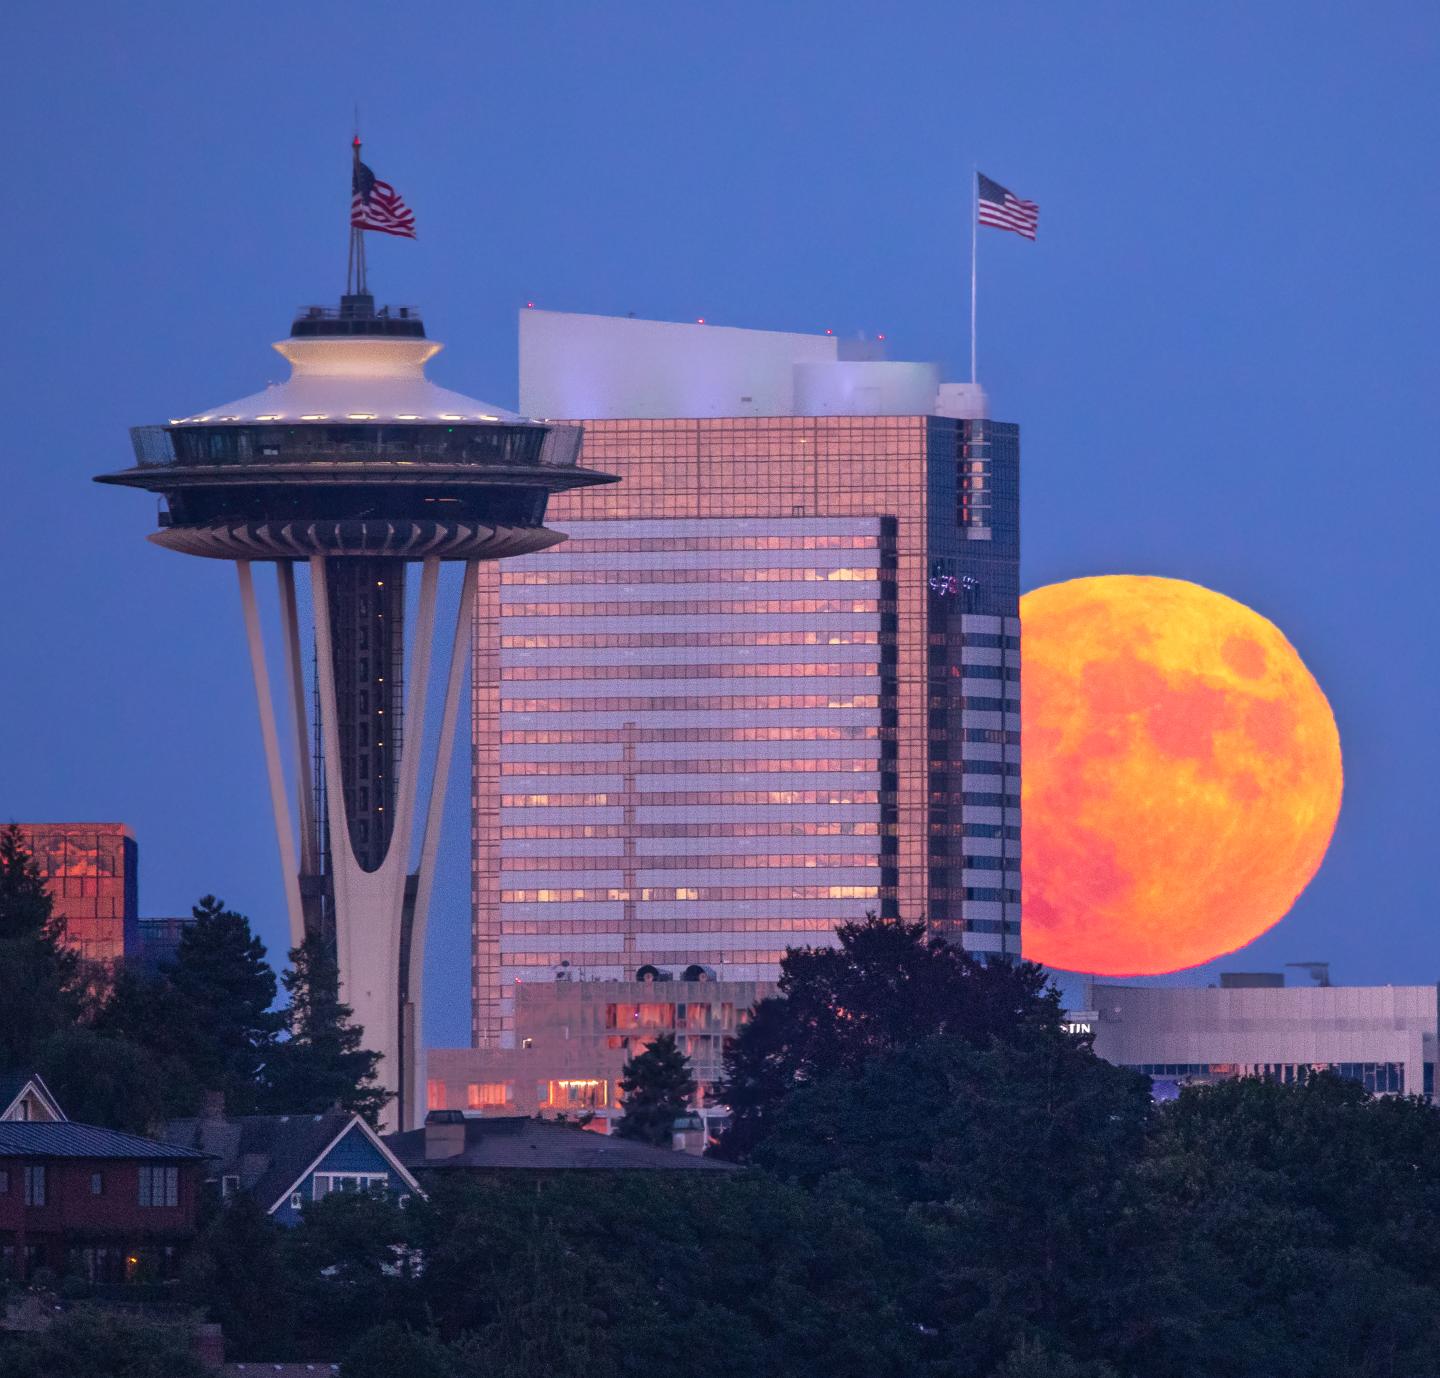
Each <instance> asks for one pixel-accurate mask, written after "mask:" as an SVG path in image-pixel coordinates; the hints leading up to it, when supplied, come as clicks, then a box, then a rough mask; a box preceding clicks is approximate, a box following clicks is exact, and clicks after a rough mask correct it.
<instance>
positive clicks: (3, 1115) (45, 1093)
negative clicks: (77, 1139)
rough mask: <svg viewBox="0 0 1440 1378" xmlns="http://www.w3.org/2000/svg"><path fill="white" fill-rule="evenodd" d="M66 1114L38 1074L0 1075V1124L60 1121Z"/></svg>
mask: <svg viewBox="0 0 1440 1378" xmlns="http://www.w3.org/2000/svg"><path fill="white" fill-rule="evenodd" d="M64 1119H65V1112H64V1111H63V1110H62V1109H61V1108H60V1103H59V1101H57V1100H56V1099H55V1097H54V1096H52V1095H51V1094H50V1088H49V1087H48V1086H46V1085H45V1083H44V1081H43V1080H41V1077H40V1074H39V1073H38V1072H24V1073H16V1074H12V1075H9V1076H5V1075H0V1124H3V1123H5V1122H7V1121H12V1120H60V1121H63V1120H64Z"/></svg>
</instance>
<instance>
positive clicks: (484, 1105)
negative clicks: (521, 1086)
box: [465, 1081, 515, 1110]
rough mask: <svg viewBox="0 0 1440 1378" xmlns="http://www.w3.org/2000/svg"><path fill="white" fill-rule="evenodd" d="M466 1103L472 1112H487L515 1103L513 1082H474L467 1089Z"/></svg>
mask: <svg viewBox="0 0 1440 1378" xmlns="http://www.w3.org/2000/svg"><path fill="white" fill-rule="evenodd" d="M465 1103H466V1105H467V1106H469V1108H470V1109H471V1110H486V1109H490V1108H491V1107H494V1106H505V1105H513V1104H514V1103H515V1083H514V1082H513V1081H472V1082H471V1083H470V1084H469V1085H468V1086H467V1087H466V1088H465Z"/></svg>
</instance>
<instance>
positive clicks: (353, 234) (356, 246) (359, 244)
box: [345, 131, 366, 296]
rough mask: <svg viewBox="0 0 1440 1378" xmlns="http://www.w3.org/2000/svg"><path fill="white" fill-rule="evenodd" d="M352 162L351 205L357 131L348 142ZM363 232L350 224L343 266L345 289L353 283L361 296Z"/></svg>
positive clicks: (357, 173) (355, 178) (356, 168)
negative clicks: (348, 241)
mask: <svg viewBox="0 0 1440 1378" xmlns="http://www.w3.org/2000/svg"><path fill="white" fill-rule="evenodd" d="M350 151H351V155H352V160H353V161H352V162H351V166H350V189H351V190H350V199H351V203H352V205H353V203H354V199H355V190H354V189H355V188H356V187H357V186H358V185H359V181H360V135H359V132H358V131H357V132H356V134H355V137H354V138H353V139H352V140H351V142H350ZM364 233H365V232H364V231H363V230H361V229H359V228H357V227H356V226H354V225H351V226H350V258H349V261H348V262H347V264H346V267H345V291H346V293H347V295H348V294H349V293H350V291H351V290H352V289H351V284H352V283H353V284H354V289H353V290H354V292H355V293H356V294H357V295H360V296H363V295H364V293H365V291H366V285H365V241H364V240H363V239H362V238H361V235H363V234H364Z"/></svg>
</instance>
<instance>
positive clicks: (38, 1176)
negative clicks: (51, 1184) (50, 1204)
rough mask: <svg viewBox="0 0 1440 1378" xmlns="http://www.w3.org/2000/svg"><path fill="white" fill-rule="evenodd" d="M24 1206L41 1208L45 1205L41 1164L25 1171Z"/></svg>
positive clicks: (43, 1174)
mask: <svg viewBox="0 0 1440 1378" xmlns="http://www.w3.org/2000/svg"><path fill="white" fill-rule="evenodd" d="M25 1204H26V1205H27V1206H43V1205H44V1204H45V1168H44V1165H43V1164H41V1165H39V1166H36V1167H27V1168H26V1169H25Z"/></svg>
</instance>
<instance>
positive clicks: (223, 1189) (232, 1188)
mask: <svg viewBox="0 0 1440 1378" xmlns="http://www.w3.org/2000/svg"><path fill="white" fill-rule="evenodd" d="M239 1190H240V1178H239V1177H238V1176H237V1175H236V1174H234V1173H226V1174H225V1176H223V1177H222V1178H221V1179H220V1195H221V1197H222V1198H223V1199H224V1200H226V1201H228V1200H229V1199H230V1198H231V1197H232V1196H234V1195H235V1194H236V1193H237V1192H238V1191H239Z"/></svg>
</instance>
